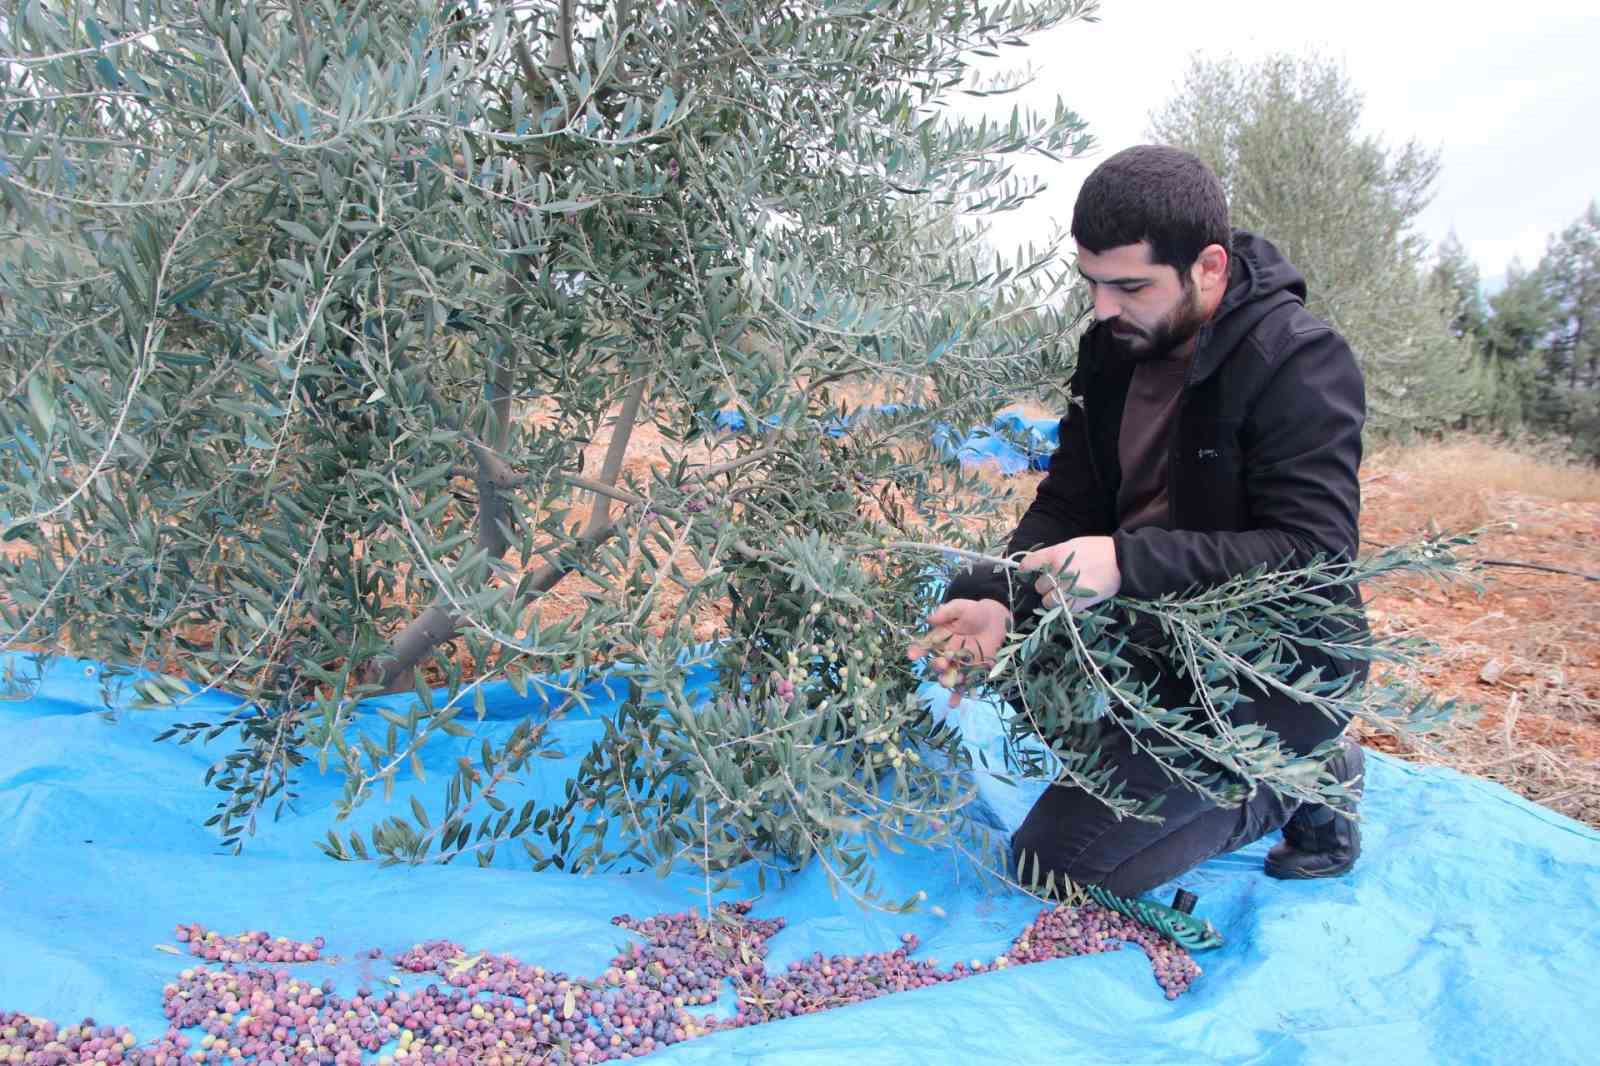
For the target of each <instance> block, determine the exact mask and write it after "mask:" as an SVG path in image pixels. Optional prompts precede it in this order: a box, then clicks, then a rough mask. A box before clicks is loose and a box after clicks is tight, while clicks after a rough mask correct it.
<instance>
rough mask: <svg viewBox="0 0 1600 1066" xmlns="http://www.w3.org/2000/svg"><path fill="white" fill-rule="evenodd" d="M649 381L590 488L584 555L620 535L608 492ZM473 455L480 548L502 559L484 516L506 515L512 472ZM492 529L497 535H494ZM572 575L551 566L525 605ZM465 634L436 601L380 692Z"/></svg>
mask: <svg viewBox="0 0 1600 1066" xmlns="http://www.w3.org/2000/svg"><path fill="white" fill-rule="evenodd" d="M494 373H495V380H496V382H499V381H500V380H502V374H503V372H502V371H501V370H499V369H497V370H496V371H495V372H494ZM648 381H649V378H648V375H645V376H641V377H640V378H639V380H638V381H637V382H635V383H634V385H633V387H632V388H631V389H630V390H629V392H628V395H627V397H626V398H625V399H624V400H623V403H622V410H621V411H620V412H618V414H617V421H616V424H615V426H614V428H613V429H612V432H611V444H610V446H609V447H608V448H607V449H606V460H605V468H604V469H603V470H602V471H601V472H600V478H599V481H598V483H597V484H596V485H595V486H594V487H592V488H591V491H593V492H594V494H595V502H594V509H593V510H592V511H590V513H589V521H588V523H587V524H586V525H585V527H584V530H583V532H582V533H580V534H579V535H578V539H577V541H576V543H575V544H574V545H573V547H574V548H576V549H578V553H579V554H581V553H582V552H583V551H586V550H588V549H590V548H593V547H595V546H596V545H598V544H602V543H604V542H605V541H607V540H610V539H611V538H612V537H613V536H615V535H616V531H617V527H616V525H615V524H613V523H612V521H611V513H610V512H611V506H610V503H611V501H610V499H609V498H608V497H609V496H610V495H611V492H610V491H609V490H610V488H611V486H612V485H613V484H614V483H615V482H616V480H617V475H618V474H620V473H621V472H622V460H623V457H624V455H625V454H626V453H627V450H628V440H629V438H630V437H632V436H633V427H634V424H635V422H637V421H638V417H639V406H640V404H641V403H643V402H644V391H645V388H646V386H647V384H648ZM508 395H509V393H508ZM501 399H502V397H501V396H500V395H498V394H496V396H495V404H496V406H497V407H498V406H499V404H500V400H501ZM505 402H506V408H507V411H508V412H509V404H510V401H509V398H506V400H505ZM497 417H498V413H497ZM506 425H507V419H500V421H499V424H498V425H497V426H496V427H495V432H496V433H497V434H498V433H501V432H502V431H503V429H502V427H504V426H506ZM473 452H474V454H476V455H477V456H478V459H479V467H478V470H479V473H478V479H477V482H478V493H479V503H478V508H479V509H478V515H479V523H480V524H479V529H478V543H479V544H480V545H483V544H486V543H489V544H490V545H491V546H498V549H499V550H498V551H497V552H496V553H495V556H496V558H499V557H500V556H501V555H504V554H505V536H504V533H503V531H502V530H501V527H500V525H499V523H498V521H495V523H494V524H493V526H492V527H490V526H488V525H486V524H485V523H486V521H487V519H486V517H485V516H488V515H491V514H494V515H495V516H496V517H498V515H499V514H500V513H503V512H504V509H505V500H504V498H503V497H502V496H501V492H502V491H503V488H502V486H503V485H504V484H505V482H504V480H502V478H503V475H504V472H505V471H506V470H507V469H509V468H508V464H506V463H505V461H504V460H503V459H501V458H500V457H499V456H498V455H496V454H494V452H493V451H492V450H491V449H488V448H486V447H485V446H483V445H482V444H475V445H474V447H473ZM585 480H587V479H585ZM601 488H603V489H605V490H607V491H605V492H604V493H602V492H601V491H597V490H598V489H601ZM635 499H637V497H635ZM491 501H492V505H491ZM641 502H642V501H641ZM491 528H492V534H491V533H489V530H491ZM486 535H490V536H492V540H491V541H489V542H486V541H485V539H484V538H485V536H486ZM571 570H572V567H571V566H569V565H563V564H561V563H550V564H547V565H546V566H544V567H543V568H541V569H540V570H539V571H537V572H536V573H535V574H534V575H533V577H532V578H531V579H530V580H529V582H528V592H527V594H526V595H525V596H524V597H523V600H522V602H523V603H527V602H529V601H531V600H532V599H534V598H536V597H537V596H539V595H542V594H543V593H545V592H548V591H550V590H551V589H553V588H555V586H556V585H557V584H559V583H560V581H561V579H562V578H564V577H566V576H567V574H568V573H570V572H571ZM460 629H461V619H460V618H459V617H457V616H456V613H455V612H454V611H453V610H452V609H451V607H450V604H449V603H448V602H446V601H444V600H440V601H437V602H435V603H434V604H433V605H432V606H430V607H429V608H428V609H427V610H425V611H423V612H422V613H421V614H420V615H418V616H417V617H416V619H415V620H413V621H412V622H411V624H410V625H408V626H406V627H405V629H403V630H401V631H400V633H399V635H398V636H396V637H395V638H394V641H393V642H392V643H391V644H390V645H389V649H388V652H387V654H385V655H384V656H383V657H382V658H381V659H380V660H379V661H378V662H379V664H381V670H378V671H375V672H376V673H377V682H378V684H379V686H380V687H381V689H382V690H383V691H384V692H395V691H397V690H399V689H401V688H403V687H405V682H404V679H405V678H407V677H409V675H410V673H411V671H412V669H413V668H414V667H415V666H416V665H417V664H418V663H419V662H421V661H422V659H423V657H424V656H425V655H427V654H428V653H429V652H430V651H432V650H433V649H434V648H436V647H438V646H439V645H440V644H443V643H444V642H445V641H447V640H450V639H452V638H453V637H454V636H455V635H456V634H457V633H458V632H459V631H460Z"/></svg>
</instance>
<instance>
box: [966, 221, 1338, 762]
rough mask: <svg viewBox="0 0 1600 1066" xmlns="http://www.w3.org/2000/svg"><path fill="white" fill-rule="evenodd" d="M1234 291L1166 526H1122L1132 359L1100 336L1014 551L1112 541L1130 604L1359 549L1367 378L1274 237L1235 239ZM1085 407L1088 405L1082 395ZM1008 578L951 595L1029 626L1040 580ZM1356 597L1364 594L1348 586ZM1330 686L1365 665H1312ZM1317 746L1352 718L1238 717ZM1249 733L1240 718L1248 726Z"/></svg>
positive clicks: (1268, 704)
mask: <svg viewBox="0 0 1600 1066" xmlns="http://www.w3.org/2000/svg"><path fill="white" fill-rule="evenodd" d="M1230 258H1231V261H1232V265H1231V267H1230V271H1229V274H1230V277H1229V285H1228V290H1227V292H1226V293H1225V294H1224V296H1223V299H1222V302H1221V304H1220V305H1219V306H1218V308H1217V311H1216V313H1215V314H1214V315H1213V316H1212V317H1211V320H1210V321H1209V322H1208V323H1207V324H1206V326H1205V327H1204V328H1203V329H1202V330H1201V331H1200V335H1199V338H1198V342H1197V344H1196V347H1195V350H1194V354H1193V356H1192V358H1191V361H1190V365H1189V371H1188V375H1187V378H1186V379H1185V382H1184V386H1183V392H1182V395H1181V397H1180V399H1179V405H1178V413H1177V416H1176V418H1175V420H1174V426H1173V430H1172V434H1171V438H1170V444H1169V461H1168V464H1167V487H1168V491H1167V500H1168V507H1169V512H1168V521H1167V522H1166V523H1165V526H1166V528H1160V527H1156V526H1146V527H1144V528H1141V529H1138V530H1134V531H1131V532H1129V531H1124V530H1120V529H1118V528H1117V489H1118V487H1119V485H1120V483H1121V479H1122V476H1121V470H1120V469H1119V465H1118V457H1117V441H1118V436H1119V434H1120V431H1121V425H1122V409H1123V403H1124V400H1125V398H1126V396H1127V391H1128V383H1129V380H1130V379H1131V377H1132V375H1133V366H1134V364H1133V363H1132V362H1131V361H1129V360H1127V359H1124V358H1119V357H1118V355H1117V354H1116V352H1115V350H1114V345H1113V342H1112V341H1111V338H1110V337H1109V335H1108V332H1107V331H1106V330H1105V329H1104V328H1102V327H1100V326H1095V327H1093V328H1091V329H1090V330H1089V331H1088V332H1087V333H1086V334H1085V335H1084V337H1083V341H1082V343H1081V345H1080V347H1079V353H1078V366H1077V371H1076V373H1075V374H1074V375H1073V378H1072V386H1071V388H1072V395H1073V399H1074V410H1073V411H1072V413H1070V414H1069V415H1068V416H1067V417H1066V418H1063V419H1062V420H1061V426H1060V433H1061V443H1060V447H1059V448H1058V449H1057V450H1056V452H1055V454H1054V455H1053V456H1052V457H1051V460H1050V472H1049V474H1048V475H1047V476H1046V477H1045V479H1044V480H1043V481H1042V482H1040V484H1039V488H1038V493H1037V496H1036V497H1035V499H1034V501H1033V503H1032V505H1031V506H1030V507H1029V508H1028V510H1027V512H1026V513H1025V514H1024V515H1023V516H1022V519H1021V521H1020V522H1019V523H1018V525H1017V529H1016V532H1015V533H1014V534H1013V535H1012V537H1011V541H1010V545H1009V547H1008V552H1011V553H1015V552H1022V551H1029V550H1032V549H1035V548H1040V547H1046V546H1049V545H1052V544H1058V543H1060V542H1061V541H1064V540H1070V539H1072V538H1073V537H1081V536H1091V535H1109V536H1111V537H1112V540H1113V543H1114V544H1115V545H1116V554H1117V564H1118V566H1119V568H1120V569H1121V572H1122V589H1121V593H1120V594H1121V595H1122V596H1125V597H1132V598H1136V599H1153V598H1155V597H1158V596H1162V595H1165V594H1168V593H1181V592H1184V591H1186V590H1191V589H1196V588H1204V587H1208V586H1211V585H1215V584H1218V583H1220V582H1222V581H1225V580H1227V579H1229V578H1231V577H1235V576H1238V575H1240V574H1243V573H1246V572H1248V571H1250V570H1252V569H1254V568H1256V567H1260V566H1266V567H1268V568H1279V567H1284V566H1289V567H1292V566H1296V565H1299V564H1303V563H1306V562H1309V561H1310V560H1311V559H1312V558H1313V557H1315V556H1318V555H1321V556H1324V557H1329V558H1338V559H1353V558H1354V557H1355V555H1356V549H1357V542H1358V531H1357V520H1358V517H1359V514H1360V506H1361V490H1360V483H1359V482H1358V480H1357V474H1356V471H1357V467H1358V466H1359V465H1360V462H1361V427H1362V423H1363V422H1364V420H1365V399H1364V390H1363V386H1362V379H1361V371H1360V369H1359V368H1358V367H1357V365H1356V360H1355V356H1354V355H1353V354H1352V353H1351V351H1350V347H1349V345H1347V344H1346V343H1345V342H1344V340H1343V339H1342V338H1341V337H1340V336H1339V335H1338V334H1337V333H1335V332H1334V331H1333V329H1332V328H1331V327H1329V326H1328V325H1327V323H1325V322H1323V321H1321V320H1320V319H1318V318H1316V317H1315V316H1314V315H1312V314H1311V313H1310V312H1308V311H1307V310H1306V308H1305V294H1306V287H1305V279H1304V278H1303V277H1301V275H1300V272H1299V271H1298V270H1296V269H1295V268H1294V266H1293V265H1291V264H1290V263H1289V261H1288V260H1287V259H1285V258H1284V257H1283V255H1282V254H1281V253H1280V252H1279V251H1278V249H1277V248H1275V247H1273V245H1272V244H1271V243H1269V242H1268V241H1266V240H1263V239H1262V238H1260V237H1256V236H1254V235H1252V234H1249V233H1246V232H1243V231H1235V233H1234V236H1233V247H1232V252H1231V256H1230ZM1080 400H1081V408H1080V407H1078V401H1080ZM1008 584H1009V583H1008V581H1007V580H1006V576H1005V575H1004V574H1003V573H998V572H991V571H989V570H987V569H984V570H980V571H978V572H972V571H969V572H966V573H963V574H961V575H959V576H957V578H956V579H955V580H954V581H952V582H951V584H950V587H949V588H948V589H947V590H946V593H945V599H946V600H951V599H956V598H969V599H982V598H987V599H995V600H999V601H1000V602H1002V603H1006V604H1007V605H1008V606H1009V607H1010V608H1011V610H1012V613H1013V615H1014V617H1015V618H1016V619H1018V621H1019V622H1022V621H1025V620H1026V619H1027V618H1028V617H1029V616H1031V614H1032V612H1033V610H1034V608H1036V607H1037V606H1038V605H1039V597H1038V594H1037V593H1035V592H1034V591H1033V589H1032V581H1031V580H1024V581H1022V582H1020V583H1018V584H1017V586H1016V588H1015V589H1014V591H1012V592H1008ZM1346 596H1347V597H1348V598H1354V597H1357V596H1358V593H1357V592H1356V590H1354V589H1353V588H1352V589H1347V590H1346ZM1303 661H1304V662H1305V665H1306V666H1307V668H1310V667H1313V666H1320V667H1322V669H1323V676H1324V678H1329V677H1332V676H1336V675H1337V676H1345V675H1348V674H1350V673H1352V672H1357V671H1364V669H1365V663H1361V662H1355V661H1351V660H1340V659H1334V660H1329V659H1326V658H1324V657H1322V656H1320V655H1316V654H1314V653H1307V655H1305V656H1304V657H1303ZM1242 717H1248V718H1250V719H1251V720H1254V721H1257V722H1260V724H1262V725H1264V726H1266V727H1267V728H1270V729H1273V730H1274V731H1276V732H1277V733H1278V734H1279V736H1280V738H1281V739H1282V740H1283V741H1284V742H1285V743H1286V744H1287V745H1288V746H1289V747H1291V748H1293V749H1294V750H1296V751H1299V752H1302V753H1304V752H1307V751H1309V750H1310V749H1311V748H1312V747H1315V746H1316V744H1317V743H1319V742H1320V741H1322V740H1325V739H1327V738H1328V737H1331V736H1333V735H1335V734H1337V733H1338V732H1339V730H1340V729H1341V728H1342V726H1343V723H1335V722H1332V721H1329V720H1328V719H1327V718H1326V717H1325V716H1323V715H1322V714H1320V713H1318V712H1317V711H1315V710H1313V709H1311V708H1309V707H1306V706H1304V705H1303V704H1298V703H1293V702H1291V701H1289V700H1287V699H1282V698H1277V699H1273V698H1268V697H1267V696H1266V694H1265V693H1262V694H1259V696H1258V698H1257V700H1256V702H1254V703H1251V704H1247V705H1243V706H1241V707H1240V708H1238V709H1236V710H1235V712H1234V718H1235V720H1236V721H1238V720H1239V719H1241V718H1242ZM1241 724H1242V722H1241Z"/></svg>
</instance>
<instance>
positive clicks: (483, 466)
mask: <svg viewBox="0 0 1600 1066" xmlns="http://www.w3.org/2000/svg"><path fill="white" fill-rule="evenodd" d="M489 413H490V418H491V420H492V421H491V424H490V426H489V440H490V446H489V447H485V446H484V445H482V444H476V443H475V444H474V445H473V448H472V452H473V455H474V456H475V457H476V458H477V461H478V474H477V477H476V478H475V479H474V480H475V481H476V482H477V485H478V547H480V548H483V549H485V550H486V551H487V552H488V553H489V557H490V558H493V559H501V558H504V557H505V554H506V548H507V547H509V543H508V541H507V539H506V529H505V520H506V512H507V510H508V508H507V507H506V500H505V497H504V496H503V495H501V488H500V479H501V477H502V476H503V473H504V470H505V468H506V463H505V461H504V460H503V459H501V458H500V456H502V455H504V454H505V452H506V448H507V447H508V446H509V444H510V442H511V364H510V363H509V362H506V361H504V360H497V361H493V362H491V363H490V367H489Z"/></svg>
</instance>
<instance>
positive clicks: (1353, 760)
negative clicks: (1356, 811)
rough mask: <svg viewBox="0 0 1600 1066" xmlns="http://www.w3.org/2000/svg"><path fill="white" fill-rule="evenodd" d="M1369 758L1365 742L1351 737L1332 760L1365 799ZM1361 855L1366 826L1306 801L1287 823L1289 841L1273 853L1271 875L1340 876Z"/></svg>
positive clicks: (1337, 775) (1334, 771)
mask: <svg viewBox="0 0 1600 1066" xmlns="http://www.w3.org/2000/svg"><path fill="white" fill-rule="evenodd" d="M1366 765H1367V763H1366V757H1365V756H1364V755H1362V753H1361V745H1359V744H1357V743H1356V742H1355V741H1353V740H1350V739H1349V738H1346V739H1345V740H1344V741H1343V742H1342V743H1341V744H1340V746H1339V751H1338V752H1337V753H1336V754H1335V755H1334V756H1333V758H1332V759H1330V760H1329V761H1328V769H1329V771H1330V772H1331V773H1332V774H1333V776H1334V777H1335V778H1337V779H1338V780H1340V781H1343V782H1345V783H1346V784H1347V785H1348V786H1349V788H1350V791H1351V792H1353V793H1354V794H1355V798H1356V802H1358V803H1359V802H1360V800H1361V793H1362V791H1363V789H1364V788H1365V784H1366ZM1360 856H1361V825H1360V823H1358V822H1356V821H1355V819H1353V818H1350V817H1348V816H1347V815H1344V814H1340V813H1339V812H1337V811H1335V810H1334V809H1333V808H1332V807H1329V806H1327V805H1325V804H1321V803H1302V804H1301V805H1300V806H1299V807H1298V808H1297V809H1296V810H1295V812H1294V815H1293V817H1291V818H1290V819H1289V823H1288V824H1287V825H1285V826H1284V827H1283V841H1282V843H1280V844H1277V845H1275V846H1274V847H1273V849H1272V850H1271V851H1269V852H1267V863H1266V868H1267V874H1268V875H1269V876H1271V877H1278V878H1282V879H1284V880H1286V881H1299V880H1308V879H1310V878H1314V877H1338V876H1339V875H1340V874H1343V873H1348V872H1349V871H1350V868H1351V867H1352V866H1354V865H1355V864H1356V859H1357V858H1359V857H1360Z"/></svg>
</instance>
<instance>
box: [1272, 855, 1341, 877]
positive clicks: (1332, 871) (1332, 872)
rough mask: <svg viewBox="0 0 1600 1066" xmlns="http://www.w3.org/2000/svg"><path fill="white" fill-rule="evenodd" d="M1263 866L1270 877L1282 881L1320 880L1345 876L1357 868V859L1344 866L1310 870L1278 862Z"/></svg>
mask: <svg viewBox="0 0 1600 1066" xmlns="http://www.w3.org/2000/svg"><path fill="white" fill-rule="evenodd" d="M1263 868H1264V869H1265V870H1266V872H1267V876H1268V877H1276V878H1277V879H1278V880H1280V881H1320V880H1322V879H1324V878H1328V877H1343V876H1344V875H1345V874H1347V873H1349V872H1350V871H1351V870H1354V869H1355V868H1356V860H1355V859H1351V860H1350V861H1349V862H1347V863H1345V864H1344V865H1343V866H1330V867H1328V868H1327V869H1326V870H1318V871H1315V872H1309V871H1307V870H1305V869H1304V868H1302V867H1294V868H1290V867H1284V866H1279V865H1277V864H1276V863H1271V862H1269V863H1265V864H1263Z"/></svg>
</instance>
